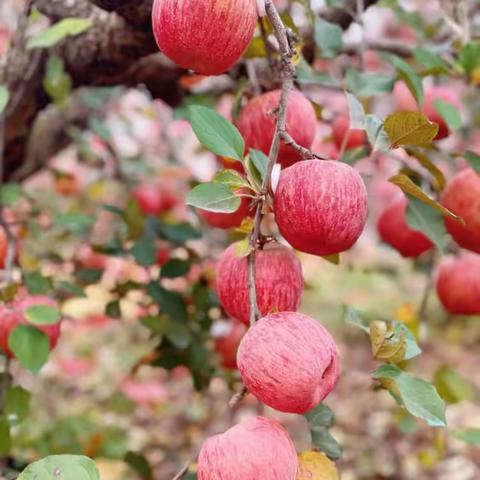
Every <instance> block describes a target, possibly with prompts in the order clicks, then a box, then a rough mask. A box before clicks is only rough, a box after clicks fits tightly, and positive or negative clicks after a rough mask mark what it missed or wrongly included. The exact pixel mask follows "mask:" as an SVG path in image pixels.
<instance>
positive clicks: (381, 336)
mask: <svg viewBox="0 0 480 480" xmlns="http://www.w3.org/2000/svg"><path fill="white" fill-rule="evenodd" d="M370 342H371V344H372V353H373V356H374V357H375V359H376V360H380V361H382V362H391V363H399V362H401V361H402V360H403V359H404V358H405V353H406V351H407V342H406V341H405V334H404V333H403V332H402V334H401V335H400V337H398V336H396V335H394V332H393V330H392V329H391V328H388V327H387V324H386V323H385V322H380V321H376V322H372V323H371V324H370Z"/></svg>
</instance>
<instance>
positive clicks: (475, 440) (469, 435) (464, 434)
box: [453, 428, 480, 446]
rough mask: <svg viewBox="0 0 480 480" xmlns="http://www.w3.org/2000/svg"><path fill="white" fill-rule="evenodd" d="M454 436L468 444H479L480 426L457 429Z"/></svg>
mask: <svg viewBox="0 0 480 480" xmlns="http://www.w3.org/2000/svg"><path fill="white" fill-rule="evenodd" d="M453 434H454V436H455V437H456V438H458V439H459V440H462V441H463V442H465V443H467V444H468V445H474V446H476V445H480V428H467V429H465V430H457V431H455V432H454V433H453Z"/></svg>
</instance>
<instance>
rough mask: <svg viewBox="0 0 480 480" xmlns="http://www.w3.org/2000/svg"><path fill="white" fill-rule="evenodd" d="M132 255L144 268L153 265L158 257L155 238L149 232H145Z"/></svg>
mask: <svg viewBox="0 0 480 480" xmlns="http://www.w3.org/2000/svg"><path fill="white" fill-rule="evenodd" d="M130 253H131V254H132V255H133V258H134V259H135V261H136V262H137V263H138V264H139V265H141V266H142V267H149V266H150V265H153V264H154V263H155V260H156V255H157V245H156V242H155V237H154V236H153V235H152V234H150V233H149V232H145V233H144V234H143V235H142V236H141V237H140V238H139V239H138V240H137V241H136V242H135V244H134V245H133V247H132V249H131V250H130Z"/></svg>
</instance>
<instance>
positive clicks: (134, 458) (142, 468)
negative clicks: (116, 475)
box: [124, 452, 153, 480]
mask: <svg viewBox="0 0 480 480" xmlns="http://www.w3.org/2000/svg"><path fill="white" fill-rule="evenodd" d="M124 461H125V463H126V464H127V465H128V466H129V467H130V468H131V469H133V470H134V471H135V472H136V473H138V475H140V478H141V479H142V480H153V471H152V467H151V466H150V464H149V463H148V460H147V459H146V458H145V457H144V456H143V455H140V454H139V453H135V452H127V453H126V455H125V457H124Z"/></svg>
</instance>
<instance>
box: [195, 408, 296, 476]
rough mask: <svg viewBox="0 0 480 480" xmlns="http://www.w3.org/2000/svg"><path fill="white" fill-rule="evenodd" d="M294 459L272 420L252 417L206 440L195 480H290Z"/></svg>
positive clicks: (289, 444)
mask: <svg viewBox="0 0 480 480" xmlns="http://www.w3.org/2000/svg"><path fill="white" fill-rule="evenodd" d="M297 468H298V458H297V454H296V452H295V447H294V446H293V443H292V441H291V440H290V437H289V436H288V433H287V432H286V431H285V429H284V428H283V427H282V426H281V425H280V423H278V422H276V421H275V420H271V419H268V418H264V417H255V418H252V419H251V420H247V421H245V422H243V423H240V424H238V425H235V426H234V427H232V428H230V429H229V430H227V431H226V432H225V433H222V434H220V435H215V436H213V437H211V438H209V439H208V440H207V441H206V442H205V443H204V444H203V446H202V449H201V450H200V454H199V456H198V472H197V475H198V480H221V479H224V480H260V479H261V480H294V479H295V475H296V473H297Z"/></svg>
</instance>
